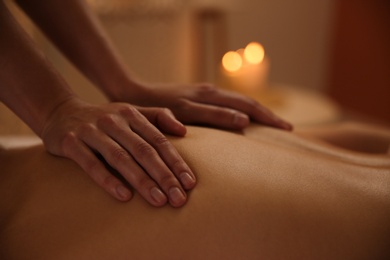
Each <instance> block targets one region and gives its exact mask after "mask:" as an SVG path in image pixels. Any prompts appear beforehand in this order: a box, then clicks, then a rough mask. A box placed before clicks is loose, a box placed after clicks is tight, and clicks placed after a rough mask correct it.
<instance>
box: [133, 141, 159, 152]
mask: <svg viewBox="0 0 390 260" xmlns="http://www.w3.org/2000/svg"><path fill="white" fill-rule="evenodd" d="M135 147H136V151H137V152H138V153H139V154H141V155H143V154H146V155H151V154H154V152H155V151H154V148H153V147H152V146H150V145H149V144H148V143H146V142H139V143H137V144H136V146H135Z"/></svg>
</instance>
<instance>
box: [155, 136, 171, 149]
mask: <svg viewBox="0 0 390 260" xmlns="http://www.w3.org/2000/svg"><path fill="white" fill-rule="evenodd" d="M153 143H154V144H156V145H158V146H160V145H168V144H169V141H168V138H166V137H165V136H164V135H162V134H156V135H155V136H154V137H153Z"/></svg>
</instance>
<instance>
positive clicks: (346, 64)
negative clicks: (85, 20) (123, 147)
mask: <svg viewBox="0 0 390 260" xmlns="http://www.w3.org/2000/svg"><path fill="white" fill-rule="evenodd" d="M87 2H88V4H89V5H90V6H91V7H92V8H93V9H94V11H95V12H96V13H97V14H98V16H99V18H100V19H101V21H102V23H103V25H104V27H105V28H106V30H107V32H108V33H109V35H110V36H111V37H112V40H113V41H114V43H115V45H116V46H117V47H118V49H119V52H120V53H121V54H122V55H123V57H124V58H125V60H126V62H127V63H128V64H129V66H130V67H131V68H132V70H133V71H134V72H136V73H137V74H138V75H139V76H140V77H141V78H143V79H145V80H148V81H151V82H178V83H193V82H204V81H209V82H213V83H215V84H217V85H218V86H220V87H222V88H223V87H226V86H228V85H229V84H233V83H232V82H233V79H232V74H226V73H225V72H226V71H223V68H222V67H221V61H222V57H223V56H224V54H225V53H226V52H228V51H236V50H238V49H240V48H245V46H246V45H247V44H248V43H250V42H258V43H261V44H262V46H263V47H264V50H265V56H266V60H265V61H266V63H265V61H264V62H263V63H264V64H260V65H258V66H263V67H265V66H266V69H265V68H262V70H265V72H261V73H263V74H265V75H263V76H262V77H263V79H262V81H261V82H262V83H261V84H262V85H264V84H265V85H266V86H262V87H261V90H260V89H258V90H257V92H256V94H255V97H256V98H258V99H259V101H261V102H263V103H264V104H265V105H267V106H269V107H270V108H271V109H273V110H274V111H275V112H276V113H277V114H279V115H280V116H282V117H285V118H286V119H287V120H290V121H292V122H293V123H295V124H298V125H310V124H318V123H328V122H335V121H338V120H343V119H351V118H352V119H359V120H364V121H370V122H375V123H379V124H390V1H388V0H370V1H367V0H337V1H336V0H319V1H311V0H295V1H288V0H287V1H286V0H272V1H271V0H198V1H196V0H127V1H126V0H111V1H109V0H88V1H87ZM9 6H10V8H11V9H12V11H13V12H14V13H15V14H16V16H17V17H18V20H19V21H20V23H21V24H22V26H23V27H24V28H25V29H26V31H28V33H29V34H30V35H31V36H32V37H33V38H34V40H35V41H36V42H37V44H38V45H39V47H40V48H42V49H43V50H44V52H45V53H46V55H47V56H48V58H49V59H50V60H51V61H52V62H53V63H54V65H55V66H56V67H57V68H58V70H59V71H60V72H61V73H62V75H64V77H65V79H66V80H67V81H68V82H69V84H70V85H71V86H72V88H73V89H74V90H75V91H76V92H77V93H78V94H79V95H81V96H82V97H83V98H84V99H86V100H89V101H90V102H95V103H101V102H105V98H104V97H103V96H102V94H101V93H99V92H98V91H97V90H96V88H94V87H93V86H92V85H91V84H90V82H88V81H87V80H86V79H85V78H84V77H83V76H82V75H80V74H79V73H78V72H77V70H75V69H74V68H73V66H72V65H71V64H70V63H69V62H68V61H67V60H66V59H64V58H63V57H62V56H61V54H60V53H59V52H58V51H57V50H56V49H55V48H54V47H53V46H52V45H51V44H50V43H49V42H48V41H47V40H46V39H45V37H44V36H43V35H42V34H41V33H40V32H39V30H37V29H36V28H35V27H34V25H33V24H32V23H31V22H30V21H29V19H28V18H26V17H25V16H24V14H23V13H22V12H21V11H20V10H19V9H18V8H17V7H16V6H15V5H13V3H12V2H9ZM69 17H70V19H71V17H72V16H71V14H70V16H69ZM256 69H257V67H256V68H254V70H256ZM252 73H256V72H252ZM258 74H259V73H258ZM233 76H234V75H233ZM264 82H265V83H264ZM235 84H236V85H237V83H235ZM259 85H260V83H259ZM259 88H260V87H259ZM236 90H237V91H240V87H238V89H236ZM0 123H1V124H0V133H3V134H4V133H5V134H18V133H29V130H28V128H27V127H26V126H25V125H24V124H23V123H21V122H20V121H18V119H16V118H15V117H14V116H13V115H12V113H11V112H10V111H8V110H7V109H6V108H5V107H4V106H1V107H0Z"/></svg>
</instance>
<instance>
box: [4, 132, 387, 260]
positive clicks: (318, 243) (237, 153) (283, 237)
mask: <svg viewBox="0 0 390 260" xmlns="http://www.w3.org/2000/svg"><path fill="white" fill-rule="evenodd" d="M170 140H171V141H172V143H173V144H174V145H175V146H176V148H177V149H178V150H179V152H180V154H181V155H182V156H183V158H184V159H185V161H186V162H187V163H188V164H189V166H190V167H191V168H192V170H193V171H194V173H195V174H196V176H197V179H198V185H197V187H196V188H195V189H194V190H193V191H191V192H190V194H189V200H188V202H187V204H186V205H185V206H184V207H182V208H179V209H175V208H172V207H170V206H165V207H162V208H156V207H153V206H150V205H149V204H148V203H147V202H145V200H144V199H142V198H141V197H140V196H139V195H138V194H136V195H135V197H134V198H133V199H132V200H131V201H130V202H128V203H122V202H118V201H116V200H115V199H113V198H111V197H110V196H109V195H107V194H106V193H105V192H104V191H103V190H101V189H99V187H97V186H96V185H95V184H94V183H93V182H92V181H91V180H90V179H89V177H88V176H87V175H86V174H84V173H83V172H81V170H80V168H79V167H78V166H77V165H76V164H74V163H73V162H71V161H69V160H66V159H62V158H58V157H54V156H51V155H49V154H48V153H47V152H45V151H44V148H43V147H42V146H40V145H37V146H32V147H29V148H19V149H15V148H14V149H11V148H8V149H5V148H3V149H2V150H1V152H0V165H1V168H2V169H1V175H0V216H1V222H0V225H1V226H0V241H2V242H1V244H0V251H1V254H0V258H1V259H154V258H156V259H157V258H158V259H386V258H389V257H390V247H389V245H390V221H389V219H390V157H389V155H386V154H385V153H383V154H379V153H378V154H372V153H371V154H368V153H363V152H361V151H360V152H353V151H349V150H346V149H341V148H337V147H335V146H331V145H326V144H324V143H321V142H315V141H309V139H307V138H303V137H298V136H297V135H295V134H291V133H287V132H284V131H278V130H273V129H269V128H265V127H258V126H252V127H250V128H249V129H248V130H247V131H246V133H245V134H244V135H242V134H237V133H230V132H225V131H221V130H213V129H207V128H198V127H188V134H187V136H186V137H185V138H170Z"/></svg>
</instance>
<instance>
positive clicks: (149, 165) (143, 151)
mask: <svg viewBox="0 0 390 260" xmlns="http://www.w3.org/2000/svg"><path fill="white" fill-rule="evenodd" d="M129 117H130V115H129ZM114 120H115V119H114ZM124 123H125V122H124V121H118V122H113V123H110V124H102V126H101V127H102V128H104V131H106V133H107V134H109V135H110V136H111V138H113V139H114V140H115V141H116V142H118V143H120V144H121V146H123V147H124V148H125V149H126V150H127V151H128V152H129V154H131V156H132V157H133V158H134V160H135V161H136V162H137V163H138V164H139V165H140V166H141V167H142V168H143V170H145V171H146V172H147V174H148V175H149V176H150V177H151V178H152V179H153V180H154V181H155V182H156V183H157V184H158V185H159V187H161V189H162V190H163V192H164V193H165V194H166V195H167V196H168V198H169V202H170V204H171V205H172V206H174V207H180V206H182V205H184V203H185V202H186V194H185V192H184V190H183V188H182V186H181V184H180V182H179V181H178V180H177V178H176V177H175V175H174V174H173V173H172V172H171V170H170V169H169V168H168V166H167V165H166V163H165V162H164V161H163V160H162V158H161V157H160V155H159V153H158V152H157V151H156V150H155V149H154V147H153V146H152V145H151V144H150V143H148V141H147V140H148V139H146V140H145V139H144V138H145V136H150V135H152V133H156V132H158V133H160V132H159V131H158V130H157V129H156V128H155V127H154V126H153V125H152V124H150V123H149V122H148V120H147V119H146V118H145V117H143V116H134V115H132V116H131V120H130V119H129V124H131V127H133V128H136V129H138V130H135V132H133V130H134V129H133V130H132V129H131V128H130V127H129V126H128V125H126V124H124ZM108 125H109V126H110V127H107V126H108ZM160 135H161V136H162V137H161V136H160V137H159V138H165V137H164V136H163V135H162V134H161V133H160ZM161 140H162V139H155V140H154V141H155V142H160V141H161ZM154 145H155V144H154ZM163 152H169V151H163ZM146 176H147V175H146ZM141 177H142V176H140V175H139V174H137V175H136V176H135V178H136V179H134V180H133V179H132V177H130V179H129V180H128V181H129V182H130V183H131V184H132V185H133V186H134V188H135V189H137V190H138V191H139V192H140V193H141V194H144V192H145V190H148V188H149V186H148V185H149V184H148V183H147V185H145V183H144V181H139V178H141ZM126 178H127V177H126Z"/></svg>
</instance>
